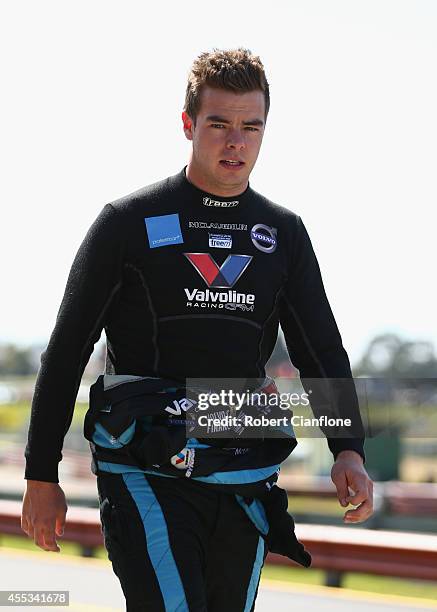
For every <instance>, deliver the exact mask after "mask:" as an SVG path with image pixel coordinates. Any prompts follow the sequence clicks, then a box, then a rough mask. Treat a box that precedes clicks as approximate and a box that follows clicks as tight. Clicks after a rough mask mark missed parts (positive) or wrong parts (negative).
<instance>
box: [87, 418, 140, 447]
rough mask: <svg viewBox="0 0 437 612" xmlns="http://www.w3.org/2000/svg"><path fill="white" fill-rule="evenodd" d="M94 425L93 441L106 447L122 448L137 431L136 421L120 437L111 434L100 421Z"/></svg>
mask: <svg viewBox="0 0 437 612" xmlns="http://www.w3.org/2000/svg"><path fill="white" fill-rule="evenodd" d="M94 427H95V431H94V434H93V442H95V444H97V445H98V446H103V447H104V448H122V447H123V446H126V444H128V443H129V442H130V441H131V440H132V438H133V435H134V433H135V421H134V422H133V423H131V424H130V425H129V427H128V428H127V429H125V430H124V431H123V433H121V434H120V435H119V436H118V438H115V437H114V436H113V435H111V434H110V433H109V431H107V430H106V429H105V428H104V427H103V425H101V424H100V423H96V424H95V426H94ZM111 440H112V442H111Z"/></svg>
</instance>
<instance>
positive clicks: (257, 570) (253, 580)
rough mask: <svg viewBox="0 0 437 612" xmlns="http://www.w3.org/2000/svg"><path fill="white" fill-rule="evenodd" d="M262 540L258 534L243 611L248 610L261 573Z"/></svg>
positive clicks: (248, 611)
mask: <svg viewBox="0 0 437 612" xmlns="http://www.w3.org/2000/svg"><path fill="white" fill-rule="evenodd" d="M264 546H265V543H264V540H263V538H262V537H261V536H259V540H258V548H257V549H256V557H255V563H254V565H253V570H252V576H251V577H250V582H249V588H248V589H247V597H246V605H245V606H244V612H250V610H251V609H252V606H253V601H254V599H255V593H256V587H257V584H258V580H259V577H260V574H261V568H262V565H263V560H264Z"/></svg>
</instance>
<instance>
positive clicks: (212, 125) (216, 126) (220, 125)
mask: <svg viewBox="0 0 437 612" xmlns="http://www.w3.org/2000/svg"><path fill="white" fill-rule="evenodd" d="M211 127H213V128H224V127H225V126H224V125H223V124H222V123H211Z"/></svg>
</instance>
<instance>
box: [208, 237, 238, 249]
mask: <svg viewBox="0 0 437 612" xmlns="http://www.w3.org/2000/svg"><path fill="white" fill-rule="evenodd" d="M209 246H210V247H213V248H216V249H230V248H231V247H232V236H231V235H230V234H209Z"/></svg>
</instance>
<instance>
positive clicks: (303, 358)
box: [280, 217, 365, 459]
mask: <svg viewBox="0 0 437 612" xmlns="http://www.w3.org/2000/svg"><path fill="white" fill-rule="evenodd" d="M295 236H296V238H295V240H294V241H293V242H294V248H293V253H292V266H291V268H290V273H289V276H288V279H287V282H286V285H285V290H284V292H283V295H282V299H281V305H280V324H281V327H282V329H283V332H284V336H285V340H286V344H287V349H288V353H289V355H290V359H291V361H292V362H293V364H294V365H295V366H296V367H297V368H298V370H299V373H300V377H301V379H302V381H303V384H304V387H305V388H306V390H308V389H307V386H308V383H306V382H305V381H306V380H307V379H330V380H329V382H328V381H326V383H327V384H328V385H329V389H330V397H331V399H332V397H334V396H335V399H336V401H335V404H336V405H335V410H336V414H335V415H334V414H333V413H332V411H331V410H332V405H331V406H330V408H329V410H330V411H331V412H330V415H329V416H336V417H343V418H351V420H352V423H353V429H352V432H353V437H344V438H343V437H339V436H338V434H337V435H335V434H333V430H332V429H329V428H326V430H325V429H324V433H325V434H326V435H327V438H328V446H329V448H330V450H331V452H332V453H333V455H334V458H336V457H337V455H338V453H339V452H340V451H342V450H349V449H350V450H355V451H357V452H358V453H359V454H360V455H361V456H362V457H363V459H364V458H365V456H364V431H363V428H362V421H361V417H360V413H359V406H358V398H357V395H356V390H355V385H354V383H353V380H352V373H351V368H350V363H349V358H348V355H347V353H346V351H345V349H344V347H343V344H342V339H341V336H340V333H339V330H338V327H337V324H336V322H335V319H334V316H333V314H332V310H331V307H330V305H329V302H328V299H327V297H326V293H325V289H324V286H323V281H322V277H321V274H320V268H319V265H318V262H317V258H316V255H315V253H314V250H313V247H312V244H311V240H310V238H309V236H308V232H307V230H306V228H305V226H304V224H303V222H302V220H301V219H300V217H297V228H296V234H295ZM315 386H316V388H317V389H318V391H319V393H316V394H313V395H312V399H310V401H311V407H312V409H313V412H314V413H315V414H316V415H317V416H320V414H321V413H324V414H327V413H326V409H325V410H322V412H321V413H320V411H319V406H318V402H317V399H316V397H317V396H318V397H319V398H321V397H322V396H323V389H326V385H325V381H324V382H320V383H318V384H316V385H315ZM312 391H314V388H313V389H312ZM310 398H311V396H310ZM322 399H326V395H325V397H324V398H322Z"/></svg>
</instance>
